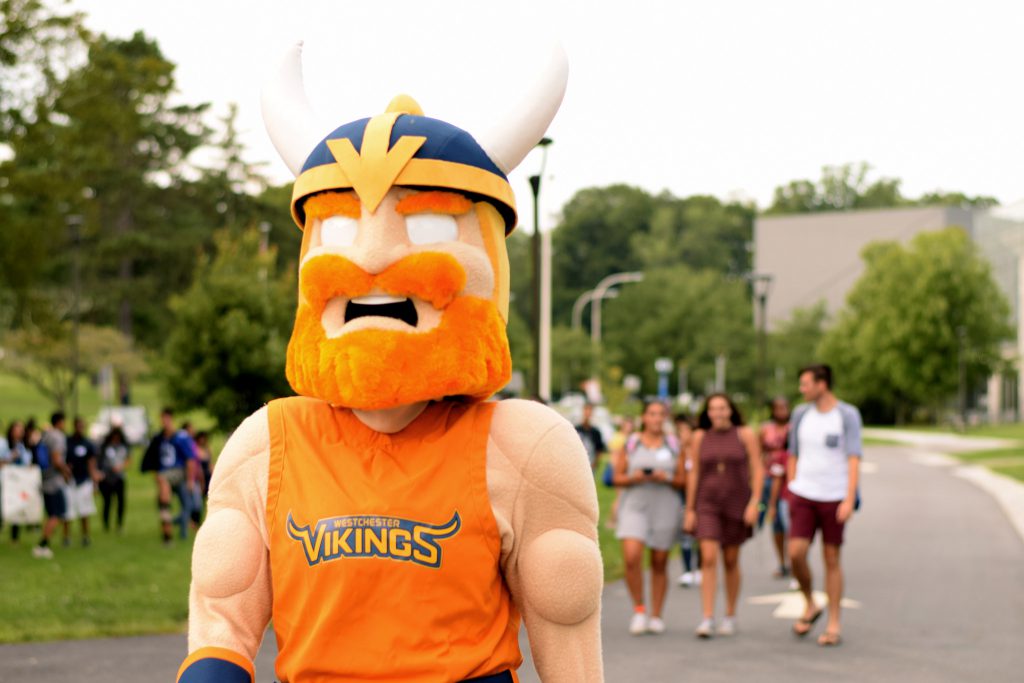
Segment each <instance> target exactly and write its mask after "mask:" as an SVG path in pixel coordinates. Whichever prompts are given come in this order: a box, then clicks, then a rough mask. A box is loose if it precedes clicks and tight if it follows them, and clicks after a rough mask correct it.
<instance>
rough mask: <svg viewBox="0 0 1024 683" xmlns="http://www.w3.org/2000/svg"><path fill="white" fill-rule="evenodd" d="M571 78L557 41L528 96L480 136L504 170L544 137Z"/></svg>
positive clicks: (494, 159)
mask: <svg viewBox="0 0 1024 683" xmlns="http://www.w3.org/2000/svg"><path fill="white" fill-rule="evenodd" d="M568 79H569V60H568V58H567V57H566V56H565V50H563V49H562V46H561V44H559V43H556V44H555V45H553V46H552V48H551V56H550V57H549V58H548V63H547V66H546V67H545V69H544V72H543V73H542V74H541V77H540V78H539V79H538V80H537V81H536V83H535V85H534V86H533V87H532V88H530V89H529V92H528V93H527V95H526V97H525V98H523V99H521V100H518V101H515V102H514V104H513V106H512V107H509V108H507V109H505V115H504V117H503V118H501V119H499V120H498V122H497V124H496V125H494V126H493V127H492V128H491V129H490V130H489V131H488V132H486V133H484V134H483V135H481V136H479V137H478V138H477V142H479V143H480V146H481V147H483V148H484V151H485V152H487V155H488V156H490V157H491V160H492V161H494V163H496V164H497V165H498V166H499V167H500V168H501V170H502V171H504V172H505V173H509V172H511V171H512V169H514V168H515V167H516V166H518V165H519V162H521V161H522V160H523V159H524V158H525V157H526V155H527V154H529V152H530V150H531V149H533V148H534V147H535V146H536V144H537V143H538V142H540V140H541V138H543V137H544V133H545V132H547V129H548V126H549V125H551V120H552V119H553V118H555V114H556V113H557V112H558V107H559V106H560V105H561V104H562V97H563V96H564V95H565V85H566V83H567V81H568Z"/></svg>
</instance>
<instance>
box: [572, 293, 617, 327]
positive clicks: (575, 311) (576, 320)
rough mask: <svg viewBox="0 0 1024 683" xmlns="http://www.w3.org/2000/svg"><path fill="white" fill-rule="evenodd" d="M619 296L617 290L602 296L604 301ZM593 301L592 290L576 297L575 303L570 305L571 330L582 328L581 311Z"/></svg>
mask: <svg viewBox="0 0 1024 683" xmlns="http://www.w3.org/2000/svg"><path fill="white" fill-rule="evenodd" d="M618 295H619V290H617V289H609V290H608V291H607V292H605V294H604V298H605V299H614V298H615V297H617V296H618ZM593 299H594V290H592V289H588V290H587V291H585V292H583V293H582V294H580V295H579V296H578V297H576V301H575V303H573V305H572V329H574V330H578V329H580V328H581V327H583V309H584V308H586V307H587V304H589V303H590V302H591V301H593Z"/></svg>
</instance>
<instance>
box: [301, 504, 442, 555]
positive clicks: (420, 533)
mask: <svg viewBox="0 0 1024 683" xmlns="http://www.w3.org/2000/svg"><path fill="white" fill-rule="evenodd" d="M460 528H462V518H460V517H459V513H458V511H456V512H454V513H453V514H452V518H451V519H450V520H448V521H447V522H445V523H444V524H441V525H434V524H426V523H424V522H417V521H415V520H412V519H402V518H401V517H382V516H380V515H348V516H344V517H328V518H327V519H321V520H320V521H318V522H317V523H316V525H315V526H314V527H313V528H312V529H310V527H309V525H306V526H300V525H299V524H298V523H296V521H295V520H294V519H292V513H291V512H290V511H289V513H288V524H287V531H288V536H289V537H290V538H292V539H294V540H296V541H298V542H299V544H300V545H301V546H302V551H303V552H304V553H305V554H306V562H307V563H309V566H310V567H314V566H316V565H318V564H320V563H321V562H330V561H331V560H337V559H339V558H342V557H381V558H386V559H389V560H398V561H399V562H412V563H413V564H418V565H422V566H424V567H432V568H434V569H436V568H438V567H440V566H441V544H440V543H439V542H440V541H442V540H444V539H446V538H451V537H452V536H454V535H455V534H457V533H458V532H459V529H460Z"/></svg>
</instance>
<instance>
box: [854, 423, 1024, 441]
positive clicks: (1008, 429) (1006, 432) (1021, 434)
mask: <svg viewBox="0 0 1024 683" xmlns="http://www.w3.org/2000/svg"><path fill="white" fill-rule="evenodd" d="M872 428H873V429H899V430H901V431H904V430H905V431H914V432H955V431H956V430H954V429H953V428H952V427H950V426H949V425H941V426H936V425H906V426H902V425H901V426H897V427H893V426H891V425H881V426H872ZM956 433H957V434H961V433H962V434H963V435H964V436H987V437H993V438H997V439H1019V440H1021V441H1024V422H1012V423H1007V424H990V425H978V426H977V427H968V429H967V431H965V432H956Z"/></svg>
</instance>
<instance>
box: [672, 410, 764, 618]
mask: <svg viewBox="0 0 1024 683" xmlns="http://www.w3.org/2000/svg"><path fill="white" fill-rule="evenodd" d="M689 458H690V462H691V463H692V465H693V469H692V471H691V472H690V481H689V486H688V488H687V491H686V522H685V525H684V528H685V529H686V531H688V532H690V533H694V532H696V536H697V538H698V539H699V540H700V558H701V574H702V582H701V604H702V607H703V616H704V618H703V619H702V620H701V622H700V624H699V625H698V626H697V636H698V637H700V638H710V637H711V636H712V635H713V634H715V633H717V634H718V635H720V636H731V635H733V634H734V633H735V632H736V602H737V600H738V599H739V594H740V580H741V577H740V545H741V544H742V543H743V542H744V541H746V540H747V539H748V538H750V536H751V530H752V528H753V526H754V524H755V523H756V522H757V508H758V502H759V501H760V497H761V486H762V480H763V478H764V471H763V469H762V467H761V446H760V444H759V443H758V440H757V435H755V434H754V431H753V430H752V429H750V427H746V426H744V424H743V417H742V416H741V415H740V412H739V410H737V409H736V405H735V404H734V403H733V402H732V399H730V398H729V397H728V396H727V395H726V394H721V393H719V394H712V395H711V396H708V398H707V400H706V401H705V402H704V409H703V410H702V411H701V413H700V417H699V418H698V419H697V432H696V433H695V434H694V435H693V441H692V442H691V444H690V455H689ZM719 557H721V558H722V565H723V567H724V569H725V618H724V619H722V621H721V623H719V624H718V628H717V630H716V629H715V593H716V589H717V588H718V558H719Z"/></svg>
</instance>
